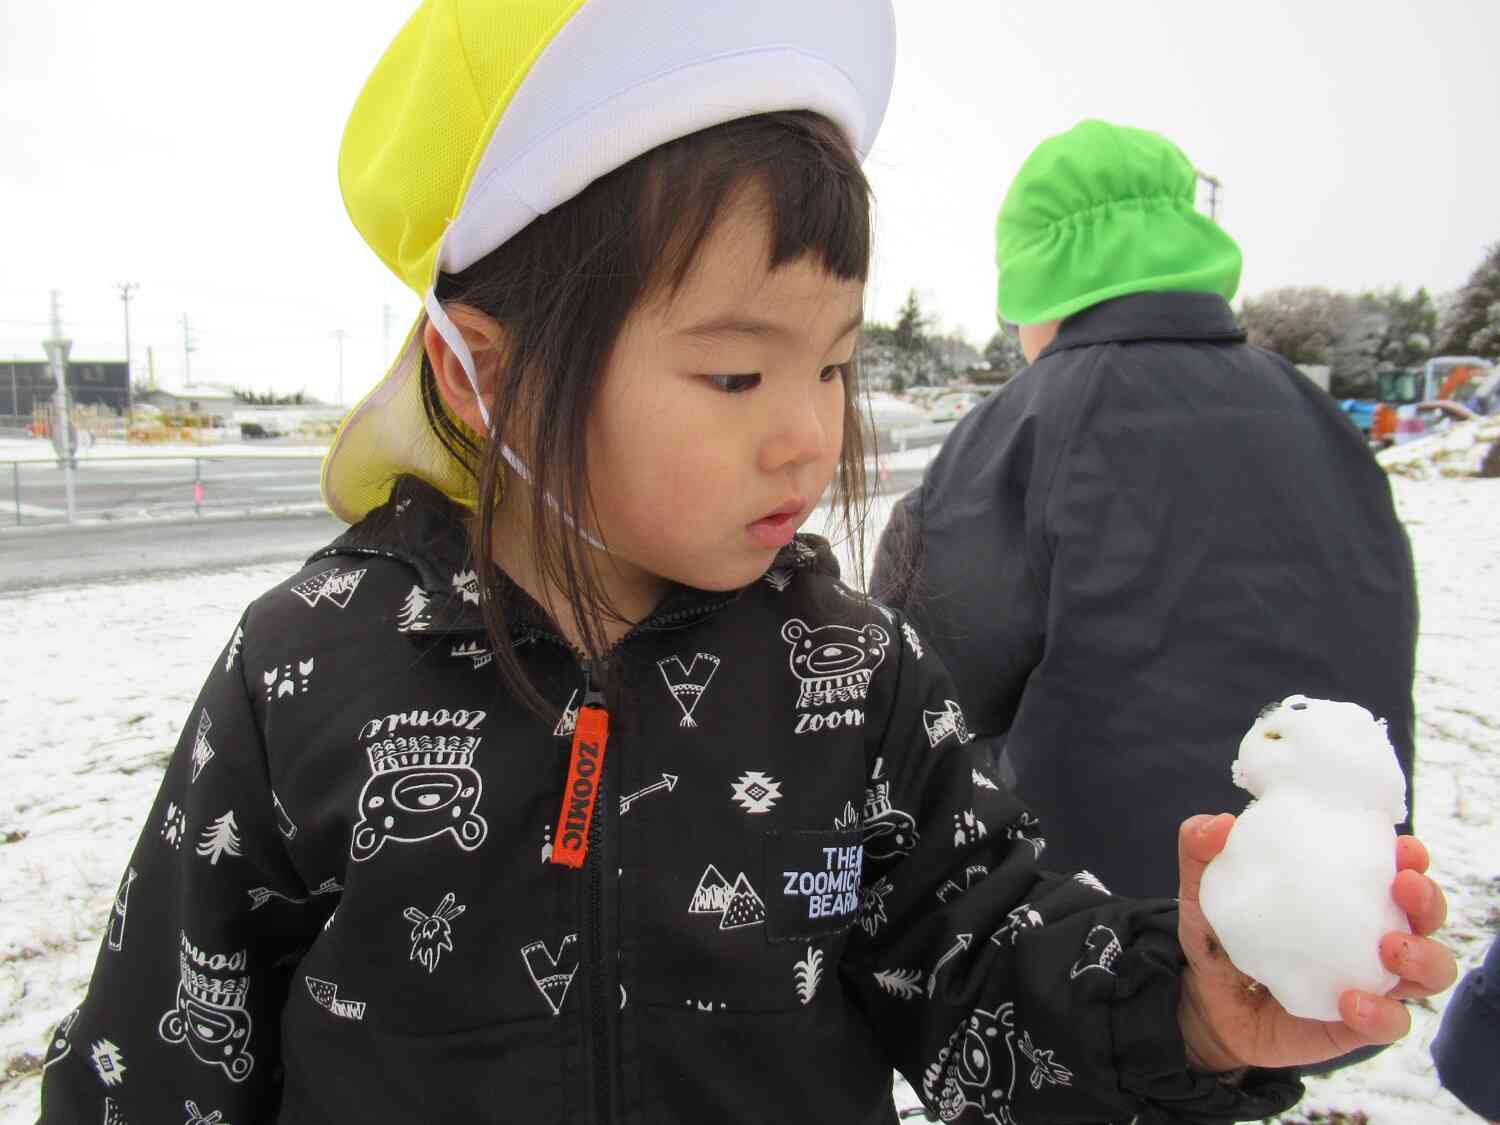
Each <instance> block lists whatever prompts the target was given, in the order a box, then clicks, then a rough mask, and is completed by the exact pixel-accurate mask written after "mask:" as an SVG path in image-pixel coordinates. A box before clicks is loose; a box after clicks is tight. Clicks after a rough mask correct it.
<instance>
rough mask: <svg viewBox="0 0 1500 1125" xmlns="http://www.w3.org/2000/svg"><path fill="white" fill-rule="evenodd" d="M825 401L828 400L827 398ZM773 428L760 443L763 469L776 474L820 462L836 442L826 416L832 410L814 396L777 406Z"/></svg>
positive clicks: (788, 398)
mask: <svg viewBox="0 0 1500 1125" xmlns="http://www.w3.org/2000/svg"><path fill="white" fill-rule="evenodd" d="M825 397H826V396H825ZM770 409H771V412H770V425H769V427H768V430H767V434H766V437H765V440H764V441H763V442H762V443H761V468H762V469H763V470H764V471H766V472H775V471H776V470H778V469H784V468H786V467H788V466H789V465H801V464H809V463H812V462H815V461H817V460H819V459H820V458H821V457H822V456H823V455H824V454H825V452H826V451H827V448H828V443H829V441H831V440H833V435H832V434H831V433H830V432H829V431H830V422H831V421H833V419H832V418H826V417H824V415H826V414H828V413H829V410H830V409H831V407H829V406H828V404H827V403H823V402H820V401H819V399H818V397H817V396H816V395H815V394H796V395H788V396H786V397H785V398H783V399H782V400H781V401H780V402H778V403H776V404H774V405H773V406H772V407H771V408H770Z"/></svg>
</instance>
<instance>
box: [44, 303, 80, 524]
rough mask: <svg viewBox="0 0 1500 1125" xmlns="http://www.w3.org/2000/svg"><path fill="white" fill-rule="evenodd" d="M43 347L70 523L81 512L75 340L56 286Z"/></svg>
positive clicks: (55, 438) (55, 439)
mask: <svg viewBox="0 0 1500 1125" xmlns="http://www.w3.org/2000/svg"><path fill="white" fill-rule="evenodd" d="M42 347H43V348H44V349H45V350H46V352H47V361H48V363H50V364H51V366H52V379H53V381H54V383H56V385H57V392H56V394H57V422H56V426H57V432H56V434H54V436H53V440H54V441H58V442H59V444H58V446H57V450H58V457H59V459H60V460H61V461H62V467H63V481H64V486H65V488H66V490H67V494H68V522H69V523H72V522H73V520H74V518H75V516H76V514H77V513H76V508H75V505H74V500H73V442H72V419H71V418H70V417H69V416H68V414H69V411H68V406H69V403H68V352H69V351H71V350H72V348H73V341H72V340H68V339H65V338H64V337H63V334H62V295H61V294H60V293H59V292H58V291H57V290H56V289H54V290H52V336H51V338H50V339H46V340H43V341H42ZM59 439H60V440H59Z"/></svg>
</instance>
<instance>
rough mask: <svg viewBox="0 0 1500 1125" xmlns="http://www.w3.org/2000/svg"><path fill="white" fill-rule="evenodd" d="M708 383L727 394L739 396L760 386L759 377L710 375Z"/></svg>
mask: <svg viewBox="0 0 1500 1125" xmlns="http://www.w3.org/2000/svg"><path fill="white" fill-rule="evenodd" d="M708 381H709V382H710V383H712V384H713V385H714V387H715V388H716V389H718V390H721V391H723V392H724V393H725V394H730V395H737V394H743V393H744V392H745V391H748V390H753V389H754V388H756V387H758V386H760V376H759V375H710V376H709V377H708Z"/></svg>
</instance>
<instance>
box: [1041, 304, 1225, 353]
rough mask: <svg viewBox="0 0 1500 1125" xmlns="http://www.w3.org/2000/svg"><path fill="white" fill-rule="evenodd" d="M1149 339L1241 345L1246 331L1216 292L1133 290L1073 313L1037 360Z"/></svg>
mask: <svg viewBox="0 0 1500 1125" xmlns="http://www.w3.org/2000/svg"><path fill="white" fill-rule="evenodd" d="M1144 340H1184V341H1201V342H1203V343H1222V344H1242V343H1244V342H1245V333H1244V331H1243V330H1242V329H1241V328H1240V326H1239V324H1238V323H1236V322H1235V319H1234V312H1233V310H1231V309H1230V307H1229V302H1228V301H1226V300H1224V298H1223V297H1221V296H1219V295H1218V294H1217V293H1189V292H1182V291H1172V292H1166V293H1132V294H1130V295H1129V296H1125V297H1116V298H1115V299H1114V300H1111V301H1103V302H1101V303H1100V304H1097V305H1091V306H1089V307H1088V308H1086V309H1082V310H1080V311H1078V312H1076V313H1074V314H1073V315H1072V316H1070V317H1068V318H1067V319H1066V320H1064V321H1063V322H1062V324H1061V325H1060V326H1059V327H1058V330H1057V338H1056V339H1055V340H1053V341H1052V343H1050V344H1048V345H1047V346H1046V347H1045V348H1043V349H1042V351H1041V354H1040V355H1038V356H1037V359H1041V358H1042V357H1043V356H1048V355H1051V354H1052V353H1053V352H1061V351H1067V350H1068V349H1070V348H1087V347H1092V346H1094V345H1095V344H1125V343H1133V342H1138V341H1144Z"/></svg>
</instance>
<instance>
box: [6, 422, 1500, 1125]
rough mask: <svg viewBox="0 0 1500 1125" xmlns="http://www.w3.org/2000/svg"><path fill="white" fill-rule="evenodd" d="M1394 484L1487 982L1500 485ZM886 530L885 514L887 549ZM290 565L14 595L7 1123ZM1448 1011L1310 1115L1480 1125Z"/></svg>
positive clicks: (1444, 844)
mask: <svg viewBox="0 0 1500 1125" xmlns="http://www.w3.org/2000/svg"><path fill="white" fill-rule="evenodd" d="M928 453H929V451H926V450H919V451H913V453H912V454H908V455H906V457H907V458H910V459H911V460H912V461H913V462H920V461H921V460H925V457H926V456H927V455H928ZM905 459H906V458H903V460H905ZM1392 485H1393V487H1394V489H1395V494H1396V497H1397V502H1398V505H1399V508H1400V511H1401V514H1402V517H1403V519H1404V520H1405V521H1406V524H1407V527H1408V528H1409V530H1410V533H1411V537H1412V542H1413V546H1414V548H1415V552H1416V558H1417V566H1418V573H1419V582H1420V587H1421V595H1422V637H1421V643H1420V647H1419V651H1418V682H1417V686H1416V691H1417V705H1418V716H1419V721H1420V729H1419V740H1418V755H1419V758H1418V763H1419V764H1418V770H1419V784H1418V790H1417V793H1418V796H1417V823H1418V825H1419V831H1420V834H1421V836H1422V838H1423V839H1424V840H1425V842H1426V843H1427V845H1428V846H1429V848H1430V849H1431V850H1432V852H1433V855H1434V857H1435V861H1434V874H1435V876H1436V877H1437V878H1438V880H1439V882H1440V883H1441V884H1442V885H1443V886H1444V888H1445V889H1446V890H1447V893H1448V896H1449V902H1450V905H1451V911H1450V920H1449V925H1448V928H1447V930H1446V931H1445V934H1444V937H1445V940H1446V941H1447V942H1448V943H1449V944H1450V946H1451V947H1452V948H1453V949H1454V950H1455V951H1456V952H1457V954H1458V957H1459V961H1460V963H1461V965H1462V967H1464V968H1469V967H1471V966H1473V965H1474V964H1476V963H1477V962H1478V960H1479V958H1480V956H1481V955H1482V953H1483V950H1484V945H1485V942H1486V940H1487V935H1488V934H1490V933H1493V932H1494V931H1495V930H1496V929H1497V928H1500V812H1497V810H1500V706H1497V704H1500V699H1497V695H1496V684H1497V683H1500V480H1477V479H1445V478H1440V477H1438V478H1433V479H1407V478H1400V477H1398V478H1393V480H1392ZM888 516H889V501H888V500H887V501H880V502H878V503H877V507H876V510H875V511H874V512H872V514H871V528H870V539H869V544H868V546H869V548H870V549H873V546H874V543H875V540H876V539H877V538H878V531H879V528H880V527H882V526H883V525H884V522H885V520H886V518H888ZM813 530H818V529H817V528H816V527H814V528H813ZM287 570H288V568H284V567H267V566H258V567H247V568H243V569H240V570H232V571H226V572H222V573H216V574H211V575H198V576H190V577H181V576H176V577H172V578H169V579H160V580H146V581H136V582H130V583H124V584H107V585H93V586H84V587H79V588H75V589H60V590H47V591H41V592H34V593H27V594H19V595H13V596H7V595H5V594H4V593H3V592H0V613H3V614H4V620H5V628H4V631H3V634H0V666H3V667H4V668H5V670H6V674H5V678H4V683H3V686H0V729H3V730H4V731H6V732H7V743H8V745H7V753H8V756H9V759H10V760H9V762H8V763H7V772H6V783H5V786H4V790H3V794H0V901H3V902H4V903H5V909H4V910H3V911H0V1062H3V1063H4V1071H3V1074H0V1125H22V1123H29V1122H31V1121H33V1120H34V1119H35V1115H36V1105H37V1091H38V1088H39V1085H40V1080H39V1077H38V1072H37V1068H38V1066H39V1064H40V1058H39V1056H40V1053H41V1051H42V1049H43V1047H44V1045H45V1036H46V1035H47V1034H48V1031H49V1029H50V1028H51V1027H52V1026H53V1025H54V1024H55V1023H56V1022H57V1020H58V1019H59V1018H60V1017H62V1016H63V1015H65V1014H66V1013H67V1012H68V1011H69V1010H70V1009H71V1008H73V1006H74V1005H75V1004H77V1002H78V1000H79V997H80V996H81V994H82V992H83V989H84V987H85V984H86V982H87V978H88V973H89V970H90V968H91V967H92V964H93V961H94V956H95V951H96V946H97V944H98V941H99V935H100V933H101V931H102V928H103V926H104V924H105V921H106V919H107V917H108V915H109V910H110V905H111V901H112V899H113V896H114V893H115V889H116V885H117V883H118V881H119V878H120V873H121V870H122V867H123V864H124V862H125V859H126V857H127V856H128V854H129V851H130V849H131V847H132V846H133V844H134V841H135V837H136V835H137V833H138V831H139V829H140V824H141V821H142V818H143V817H144V816H145V813H146V810H147V808H148V806H149V804H150V802H151V800H152V797H153V795H154V793H155V790H156V787H157V783H158V780H159V773H160V769H161V766H162V764H163V762H164V760H165V758H166V755H167V754H168V753H169V751H170V748H171V746H172V745H173V743H174V742H175V740H176V737H177V728H178V725H179V724H180V723H181V722H182V721H183V719H184V717H185V716H186V715H187V713H188V708H189V707H190V705H191V703H192V701H193V698H194V697H195V695H196V694H197V691H198V686H199V682H200V680H201V678H202V677H203V676H204V675H205V674H206V672H207V670H208V668H209V667H210V665H211V664H212V663H213V662H214V660H215V658H216V657H217V655H218V653H219V651H220V648H221V646H222V645H223V644H224V642H225V640H226V639H227V638H228V635H229V633H230V632H231V631H232V629H233V627H234V623H235V621H236V620H237V618H238V616H239V614H240V611H241V609H242V607H243V606H244V604H245V603H246V602H248V601H249V600H250V599H252V598H254V597H255V596H257V595H258V594H259V593H261V592H262V591H263V590H264V589H266V588H267V587H269V586H271V585H272V584H274V583H276V582H278V581H279V580H280V579H281V578H283V577H284V576H285V573H286V572H287ZM1206 811H1214V810H1206ZM1445 999H1446V998H1445V997H1444V998H1439V999H1438V1000H1437V1001H1436V1002H1434V1003H1432V1004H1430V1005H1416V1006H1414V1007H1413V1010H1412V1015H1413V1021H1414V1026H1413V1030H1412V1033H1411V1035H1410V1036H1409V1037H1408V1038H1407V1039H1406V1040H1405V1041H1404V1042H1403V1043H1401V1044H1399V1045H1397V1046H1396V1047H1394V1048H1392V1049H1390V1050H1388V1051H1386V1052H1385V1053H1384V1054H1383V1055H1382V1056H1380V1057H1379V1058H1377V1059H1375V1060H1373V1061H1372V1062H1370V1063H1367V1064H1365V1065H1364V1066H1362V1067H1360V1068H1357V1069H1355V1070H1354V1071H1352V1072H1346V1073H1344V1074H1341V1075H1336V1076H1334V1077H1332V1078H1328V1079H1322V1080H1313V1081H1311V1082H1310V1083H1309V1093H1308V1097H1307V1099H1306V1101H1305V1102H1304V1103H1303V1106H1302V1107H1301V1108H1300V1109H1299V1111H1298V1113H1299V1114H1302V1113H1307V1112H1308V1111H1310V1110H1313V1109H1339V1110H1344V1111H1346V1112H1351V1111H1355V1110H1362V1111H1364V1112H1365V1113H1366V1114H1367V1115H1368V1119H1369V1121H1370V1122H1371V1125H1437V1123H1453V1125H1458V1123H1461V1122H1473V1121H1475V1120H1476V1119H1475V1118H1474V1117H1472V1115H1469V1114H1467V1113H1466V1112H1465V1111H1464V1110H1463V1109H1462V1107H1461V1106H1459V1104H1458V1103H1457V1102H1456V1101H1455V1100H1454V1099H1453V1098H1452V1097H1451V1096H1449V1095H1448V1094H1446V1093H1445V1092H1443V1091H1442V1090H1441V1089H1440V1088H1439V1086H1438V1084H1437V1080H1436V1077H1435V1075H1434V1072H1433V1068H1432V1064H1431V1061H1430V1058H1429V1056H1428V1053H1427V1049H1428V1045H1429V1043H1430V1042H1431V1039H1432V1035H1433V1032H1434V1031H1435V1029H1436V1026H1437V1017H1438V1015H1439V1013H1440V1011H1441V1008H1442V1005H1443V1003H1444V1001H1445ZM907 1104H912V1103H909V1102H908V1103H907ZM1292 1119H1294V1118H1292V1117H1290V1116H1289V1118H1288V1120H1292Z"/></svg>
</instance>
